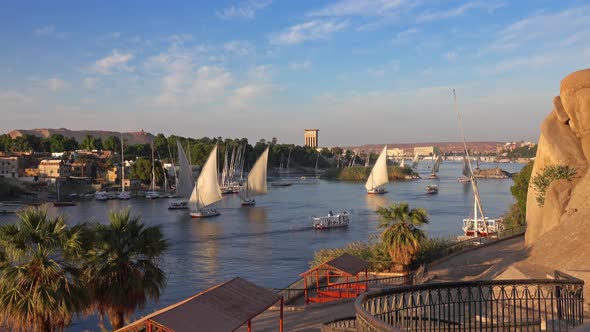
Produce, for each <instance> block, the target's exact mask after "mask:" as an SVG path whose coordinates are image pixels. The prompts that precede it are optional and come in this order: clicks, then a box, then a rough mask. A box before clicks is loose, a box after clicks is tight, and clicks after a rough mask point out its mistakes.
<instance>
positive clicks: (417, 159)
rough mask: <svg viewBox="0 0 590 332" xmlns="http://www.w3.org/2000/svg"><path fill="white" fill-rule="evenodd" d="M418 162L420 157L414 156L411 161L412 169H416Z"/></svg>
mask: <svg viewBox="0 0 590 332" xmlns="http://www.w3.org/2000/svg"><path fill="white" fill-rule="evenodd" d="M419 162H420V155H419V154H416V155H414V159H412V168H416V167H418V163H419Z"/></svg>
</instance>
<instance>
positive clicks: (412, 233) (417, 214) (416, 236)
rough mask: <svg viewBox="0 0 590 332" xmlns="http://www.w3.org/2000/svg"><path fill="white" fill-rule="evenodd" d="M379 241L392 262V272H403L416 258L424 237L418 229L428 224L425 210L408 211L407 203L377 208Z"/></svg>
mask: <svg viewBox="0 0 590 332" xmlns="http://www.w3.org/2000/svg"><path fill="white" fill-rule="evenodd" d="M377 214H378V215H379V228H381V229H383V230H384V231H383V233H381V239H382V240H383V245H384V246H385V247H386V248H387V251H388V252H389V255H390V256H391V259H392V261H393V264H392V268H393V270H394V271H404V270H406V269H407V267H408V266H409V265H410V264H411V263H412V262H413V261H414V260H415V259H416V257H418V254H419V253H420V249H421V243H422V242H423V241H424V240H425V239H426V235H425V234H424V232H423V231H422V230H421V229H420V228H419V227H421V226H423V225H424V224H427V223H428V222H429V220H428V213H427V212H426V210H425V209H422V208H414V209H410V207H409V205H408V203H405V202H402V203H393V204H391V205H390V206H389V207H379V208H378V209H377Z"/></svg>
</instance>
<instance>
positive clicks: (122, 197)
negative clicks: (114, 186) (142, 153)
mask: <svg viewBox="0 0 590 332" xmlns="http://www.w3.org/2000/svg"><path fill="white" fill-rule="evenodd" d="M130 198H131V196H130V195H129V194H128V193H126V192H125V157H124V154H123V133H121V192H120V193H119V194H118V195H117V199H120V200H124V201H126V200H128V199H130Z"/></svg>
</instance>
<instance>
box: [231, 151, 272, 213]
mask: <svg viewBox="0 0 590 332" xmlns="http://www.w3.org/2000/svg"><path fill="white" fill-rule="evenodd" d="M267 163H268V147H267V148H266V149H265V150H264V152H262V154H261V155H260V157H258V160H256V162H255V163H254V166H253V167H252V169H251V170H250V173H248V177H247V178H246V182H245V183H244V184H243V185H242V186H241V190H240V192H239V193H238V195H240V199H241V204H242V205H243V206H253V205H256V200H255V199H254V198H253V196H257V195H264V194H266V191H267V187H266V166H267Z"/></svg>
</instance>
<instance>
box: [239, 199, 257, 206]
mask: <svg viewBox="0 0 590 332" xmlns="http://www.w3.org/2000/svg"><path fill="white" fill-rule="evenodd" d="M241 204H242V206H254V205H256V200H255V199H246V200H244V199H243V200H241Z"/></svg>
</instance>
